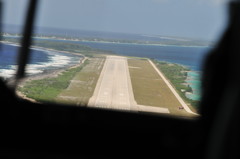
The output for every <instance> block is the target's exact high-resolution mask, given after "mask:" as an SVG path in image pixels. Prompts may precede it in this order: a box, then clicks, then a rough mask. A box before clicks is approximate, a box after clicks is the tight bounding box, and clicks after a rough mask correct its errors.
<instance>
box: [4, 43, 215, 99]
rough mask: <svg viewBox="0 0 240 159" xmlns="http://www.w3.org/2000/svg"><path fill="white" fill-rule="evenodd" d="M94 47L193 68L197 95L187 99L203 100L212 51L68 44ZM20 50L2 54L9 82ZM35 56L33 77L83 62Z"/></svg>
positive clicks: (34, 51) (7, 48) (7, 49)
mask: <svg viewBox="0 0 240 159" xmlns="http://www.w3.org/2000/svg"><path fill="white" fill-rule="evenodd" d="M68 42H73V43H79V44H83V45H87V46H90V47H92V48H95V49H101V50H108V51H112V52H113V53H115V54H118V55H124V56H137V57H147V58H153V59H156V60H159V61H166V62H171V63H177V64H181V65H184V66H186V67H189V68H190V69H191V70H192V71H191V72H188V79H187V80H186V82H187V83H188V84H189V85H190V86H191V87H192V89H193V93H192V94H186V96H187V97H188V98H190V99H193V100H199V99H200V94H201V91H200V85H201V81H200V79H201V71H202V69H201V68H202V63H203V60H204V57H205V55H206V54H207V53H208V52H209V51H210V49H211V48H210V47H194V46H193V47H190V46H161V45H142V44H130V43H106V42H89V41H84V42H83V41H81V42H80V41H68ZM17 51H18V46H16V45H8V44H3V45H2V48H1V51H0V76H1V77H4V78H9V77H11V76H13V75H14V73H15V70H16V61H15V59H16V57H17ZM31 51H32V56H31V59H30V62H29V64H28V67H27V74H28V75H33V74H38V73H43V72H44V71H46V69H47V70H49V69H58V68H60V67H66V66H70V65H74V64H77V63H78V62H79V58H75V57H76V55H72V54H64V53H59V52H54V51H46V50H41V49H31Z"/></svg>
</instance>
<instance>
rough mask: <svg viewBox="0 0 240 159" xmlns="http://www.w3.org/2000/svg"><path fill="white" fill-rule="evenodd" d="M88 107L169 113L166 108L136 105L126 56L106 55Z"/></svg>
mask: <svg viewBox="0 0 240 159" xmlns="http://www.w3.org/2000/svg"><path fill="white" fill-rule="evenodd" d="M88 106H89V107H95V108H106V109H117V110H123V111H135V112H138V111H144V112H157V113H169V110H168V109H167V108H159V107H150V106H144V105H138V104H137V103H136V101H135V99H134V95H133V90H132V84H131V79H130V74H129V70H128V62H127V58H126V57H122V56H107V58H106V61H105V64H104V66H103V69H102V72H101V75H100V77H99V79H98V82H97V85H96V88H95V90H94V94H93V96H92V97H91V98H90V100H89V102H88Z"/></svg>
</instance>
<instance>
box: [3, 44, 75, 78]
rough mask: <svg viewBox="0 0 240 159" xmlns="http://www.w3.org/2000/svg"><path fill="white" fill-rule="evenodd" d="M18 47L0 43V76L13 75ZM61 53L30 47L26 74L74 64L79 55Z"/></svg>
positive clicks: (7, 76) (8, 76)
mask: <svg viewBox="0 0 240 159" xmlns="http://www.w3.org/2000/svg"><path fill="white" fill-rule="evenodd" d="M18 50H19V47H18V46H16V45H9V44H2V45H1V50H0V77H3V78H10V77H12V76H14V74H15V73H16V68H17V61H16V59H17V56H18ZM75 57H76V55H71V54H68V55H67V54H63V53H59V52H54V51H47V50H41V49H31V56H30V60H29V62H28V65H27V75H33V74H38V73H43V72H44V71H46V70H49V69H58V68H60V67H65V66H69V65H75V64H77V63H78V62H79V60H80V57H78V58H75Z"/></svg>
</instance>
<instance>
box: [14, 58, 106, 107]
mask: <svg viewBox="0 0 240 159" xmlns="http://www.w3.org/2000/svg"><path fill="white" fill-rule="evenodd" d="M104 61H105V60H104V58H90V59H89V60H86V61H85V62H84V64H82V65H81V66H79V67H76V68H71V69H67V70H65V71H64V72H62V73H60V74H59V75H57V77H47V78H43V79H38V80H30V81H27V82H26V83H24V84H23V86H22V87H19V88H18V91H20V92H21V93H23V94H24V95H26V97H28V98H31V99H34V100H36V101H37V102H53V103H56V102H57V103H64V104H73V105H79V104H80V105H86V104H87V103H88V100H89V98H90V97H91V96H92V95H93V92H94V89H95V86H96V83H97V80H98V77H99V75H100V73H101V70H102V67H103V64H104Z"/></svg>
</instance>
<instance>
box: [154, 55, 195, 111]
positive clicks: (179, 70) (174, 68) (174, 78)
mask: <svg viewBox="0 0 240 159" xmlns="http://www.w3.org/2000/svg"><path fill="white" fill-rule="evenodd" d="M153 62H154V63H155V64H156V66H157V67H158V69H160V70H161V72H162V73H163V74H164V75H165V76H166V77H167V78H168V80H169V81H170V82H171V83H172V85H173V86H174V87H175V89H176V90H177V92H178V94H179V95H180V96H181V97H182V98H183V99H184V100H185V101H186V102H187V103H189V104H190V105H191V106H193V107H194V108H195V109H197V110H198V101H194V100H191V99H189V98H187V97H186V95H185V92H192V88H191V87H190V86H189V85H187V84H186V81H185V80H186V79H187V71H190V69H188V68H187V67H184V66H182V65H178V64H173V63H167V62H162V61H157V60H153ZM190 108H191V107H190Z"/></svg>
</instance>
